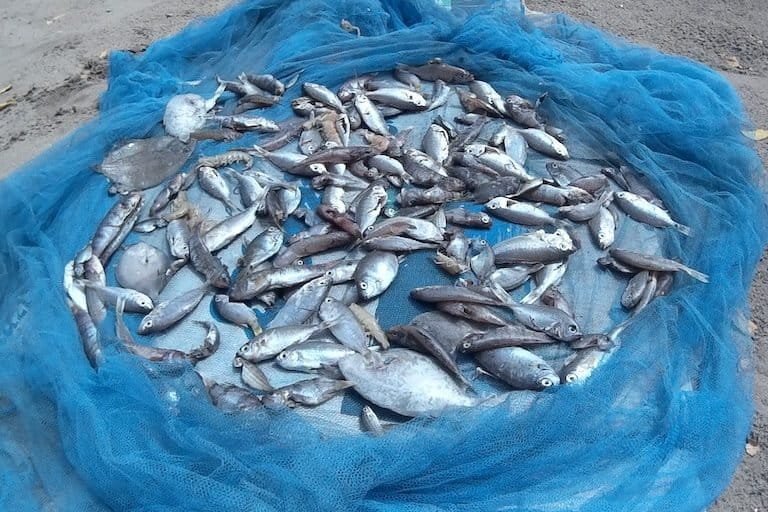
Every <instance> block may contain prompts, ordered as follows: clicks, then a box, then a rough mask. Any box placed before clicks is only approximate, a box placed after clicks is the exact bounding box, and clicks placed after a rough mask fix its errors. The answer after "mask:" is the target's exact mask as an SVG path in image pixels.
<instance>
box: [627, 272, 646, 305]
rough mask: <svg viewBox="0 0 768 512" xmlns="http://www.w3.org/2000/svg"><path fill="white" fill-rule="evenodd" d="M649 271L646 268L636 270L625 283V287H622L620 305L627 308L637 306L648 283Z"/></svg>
mask: <svg viewBox="0 0 768 512" xmlns="http://www.w3.org/2000/svg"><path fill="white" fill-rule="evenodd" d="M648 277H649V273H648V271H647V270H643V271H642V272H638V273H637V274H635V275H634V276H632V279H630V280H629V282H628V283H627V287H626V288H624V293H622V294H621V305H622V306H624V307H625V308H627V309H632V308H634V307H635V306H637V303H638V302H640V299H641V298H642V296H643V292H644V291H645V287H646V285H647V284H648Z"/></svg>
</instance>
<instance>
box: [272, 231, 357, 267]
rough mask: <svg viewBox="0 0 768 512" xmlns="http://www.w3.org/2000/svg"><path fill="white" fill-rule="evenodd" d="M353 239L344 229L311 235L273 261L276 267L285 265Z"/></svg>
mask: <svg viewBox="0 0 768 512" xmlns="http://www.w3.org/2000/svg"><path fill="white" fill-rule="evenodd" d="M353 239H354V237H353V236H352V235H350V234H349V233H346V232H344V231H331V232H330V233H327V234H324V235H315V236H310V237H308V238H304V239H302V240H299V241H297V242H295V243H293V244H292V245H290V246H289V247H288V249H287V250H285V251H284V252H282V253H280V254H278V255H277V257H275V259H274V261H273V263H274V265H275V267H276V268H280V267H285V266H288V265H291V264H292V263H294V262H296V260H299V259H302V258H305V257H307V256H313V255H315V254H319V253H322V252H325V251H330V250H332V249H337V248H339V247H343V246H345V245H348V244H349V243H350V242H352V240H353Z"/></svg>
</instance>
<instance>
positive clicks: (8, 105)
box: [0, 100, 16, 112]
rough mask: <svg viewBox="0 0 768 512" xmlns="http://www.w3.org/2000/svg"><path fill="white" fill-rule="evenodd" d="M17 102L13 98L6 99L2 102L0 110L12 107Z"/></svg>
mask: <svg viewBox="0 0 768 512" xmlns="http://www.w3.org/2000/svg"><path fill="white" fill-rule="evenodd" d="M15 104H16V102H15V101H13V100H10V101H6V102H4V103H0V112H2V111H3V110H5V109H6V108H8V107H10V106H11V105H15Z"/></svg>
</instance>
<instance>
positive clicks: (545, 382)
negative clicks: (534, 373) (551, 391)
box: [539, 377, 554, 388]
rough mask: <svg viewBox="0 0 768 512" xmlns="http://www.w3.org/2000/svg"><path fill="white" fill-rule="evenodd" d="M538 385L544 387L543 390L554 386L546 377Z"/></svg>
mask: <svg viewBox="0 0 768 512" xmlns="http://www.w3.org/2000/svg"><path fill="white" fill-rule="evenodd" d="M539 384H541V385H542V386H543V387H545V388H549V387H552V385H553V384H554V382H552V379H549V378H547V377H544V378H543V379H541V381H540V382H539Z"/></svg>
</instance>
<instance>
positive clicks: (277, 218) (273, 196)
mask: <svg viewBox="0 0 768 512" xmlns="http://www.w3.org/2000/svg"><path fill="white" fill-rule="evenodd" d="M300 203H301V189H300V188H299V186H298V185H297V184H296V183H286V184H281V185H275V186H273V187H271V188H270V189H269V191H268V192H267V196H266V200H265V204H266V206H267V211H268V212H269V216H270V217H271V218H272V221H273V222H274V223H275V225H277V226H279V225H281V224H282V223H283V222H285V220H286V219H287V218H288V216H290V215H291V214H292V213H293V212H295V211H296V210H297V209H298V207H299V204H300Z"/></svg>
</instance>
